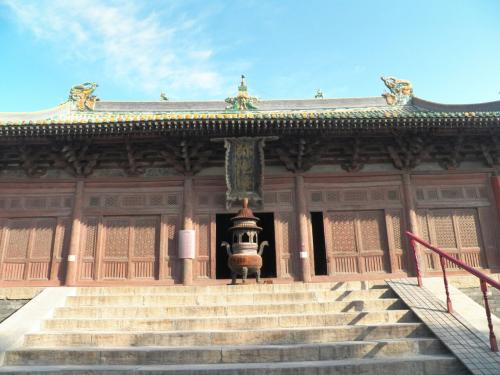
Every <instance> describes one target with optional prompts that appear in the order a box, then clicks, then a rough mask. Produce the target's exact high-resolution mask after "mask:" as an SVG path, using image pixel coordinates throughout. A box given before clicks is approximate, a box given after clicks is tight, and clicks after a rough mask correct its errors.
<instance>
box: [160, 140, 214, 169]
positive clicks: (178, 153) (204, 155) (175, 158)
mask: <svg viewBox="0 0 500 375" xmlns="http://www.w3.org/2000/svg"><path fill="white" fill-rule="evenodd" d="M212 153H213V149H212V148H210V147H207V145H206V143H203V142H190V141H188V140H182V141H181V142H180V143H179V144H177V145H173V144H168V143H167V144H165V146H164V147H163V149H162V150H161V151H160V155H161V156H162V157H163V159H164V160H165V161H166V163H167V164H168V165H170V166H171V167H172V168H174V169H175V171H176V172H177V173H180V174H182V175H194V174H196V173H198V172H199V171H200V170H201V169H202V168H203V167H204V166H205V165H206V163H207V162H208V159H209V158H210V156H211V155H212Z"/></svg>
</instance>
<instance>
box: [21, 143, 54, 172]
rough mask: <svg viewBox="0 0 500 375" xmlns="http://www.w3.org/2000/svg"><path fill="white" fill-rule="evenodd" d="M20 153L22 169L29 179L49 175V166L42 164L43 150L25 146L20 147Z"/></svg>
mask: <svg viewBox="0 0 500 375" xmlns="http://www.w3.org/2000/svg"><path fill="white" fill-rule="evenodd" d="M18 151H19V162H20V164H21V168H23V169H24V172H25V173H26V175H27V176H28V177H43V176H45V175H46V174H47V171H48V168H47V166H46V165H42V163H41V160H42V158H41V156H42V154H43V150H41V149H38V150H37V149H35V148H34V147H33V146H28V145H24V144H23V145H20V146H19V147H18Z"/></svg>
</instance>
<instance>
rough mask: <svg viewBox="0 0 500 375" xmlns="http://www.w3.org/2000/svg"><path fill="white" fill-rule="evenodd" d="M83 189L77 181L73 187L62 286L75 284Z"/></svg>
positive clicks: (79, 181) (82, 182)
mask: <svg viewBox="0 0 500 375" xmlns="http://www.w3.org/2000/svg"><path fill="white" fill-rule="evenodd" d="M83 189H84V181H83V180H77V181H76V187H75V201H74V205H73V218H72V219H73V220H72V225H71V241H70V245H69V252H68V259H67V263H66V264H67V267H66V279H65V282H64V285H66V286H73V285H75V284H76V281H77V280H76V278H77V272H78V264H79V263H80V261H81V260H80V259H79V250H80V233H81V227H82V207H83Z"/></svg>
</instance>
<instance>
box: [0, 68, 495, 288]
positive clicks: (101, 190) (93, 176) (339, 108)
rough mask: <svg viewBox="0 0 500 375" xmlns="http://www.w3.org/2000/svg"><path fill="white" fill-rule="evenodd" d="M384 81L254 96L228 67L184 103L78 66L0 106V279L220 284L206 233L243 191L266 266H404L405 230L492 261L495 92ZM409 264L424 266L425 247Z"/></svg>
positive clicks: (367, 275)
mask: <svg viewBox="0 0 500 375" xmlns="http://www.w3.org/2000/svg"><path fill="white" fill-rule="evenodd" d="M383 83H384V84H385V86H386V88H387V92H385V93H383V94H382V95H381V96H378V97H360V98H335V99H329V98H323V95H322V93H321V92H318V93H317V94H316V96H314V93H312V95H311V99H303V100H264V99H257V98H255V97H252V96H251V95H250V94H249V91H248V89H247V84H246V82H245V79H244V78H242V81H241V83H240V85H239V87H238V92H237V94H236V95H235V96H234V97H231V98H227V99H226V100H225V101H224V100H220V101H184V102H182V101H170V100H168V99H167V98H166V97H165V95H163V96H162V99H161V100H159V101H146V102H117V101H106V100H99V99H98V98H97V97H96V96H95V95H94V94H95V90H96V88H97V85H96V84H93V83H85V84H83V85H78V86H75V87H73V88H72V89H71V91H70V95H69V99H68V100H67V101H66V102H65V103H63V104H61V105H58V106H56V107H54V108H51V109H47V110H42V111H38V112H30V113H0V286H17V285H40V286H49V285H52V286H56V285H77V286H89V285H114V284H120V285H123V284H129V285H170V284H194V285H203V284H217V283H221V284H222V283H228V282H229V281H230V278H231V276H230V270H229V269H228V267H227V257H228V255H227V254H226V250H225V249H224V248H223V247H221V243H222V242H223V241H226V242H228V243H231V242H232V240H233V239H232V238H228V236H230V232H229V231H228V229H229V227H230V226H231V217H233V216H234V215H235V213H236V212H237V211H238V210H239V209H240V208H241V201H242V199H243V198H248V199H249V202H250V207H251V209H252V210H253V212H254V214H255V215H256V217H257V218H259V222H258V226H259V227H261V228H262V231H261V233H259V241H267V242H268V244H269V246H267V247H266V248H265V249H264V251H263V254H262V257H263V266H262V273H261V275H262V277H263V279H264V281H265V282H273V283H281V282H292V281H306V282H310V281H313V282H314V281H329V280H331V281H336V280H339V281H343V280H376V279H388V278H393V277H394V278H395V277H405V276H407V275H410V276H411V275H414V274H415V262H414V260H413V257H412V253H411V249H410V246H409V243H408V241H407V239H406V238H405V236H404V232H405V231H406V230H409V231H411V232H413V233H416V234H418V235H419V236H421V237H423V238H424V239H426V240H428V241H429V242H431V243H433V244H435V245H437V246H439V247H440V248H442V249H444V250H446V251H447V252H449V253H450V254H453V255H454V256H455V257H458V258H459V259H461V260H463V261H465V262H466V263H468V264H470V265H472V266H474V267H478V268H481V269H484V270H486V271H487V272H498V271H499V270H500V247H499V244H500V227H499V225H500V222H499V210H500V177H497V175H498V173H499V172H500V101H497V102H490V103H482V104H464V105H447V104H440V103H434V102H430V101H427V100H424V99H421V98H419V97H418V96H415V95H414V93H413V88H412V85H411V83H410V82H409V81H405V80H400V79H397V78H394V77H383ZM381 91H382V84H381ZM183 231H184V232H183ZM185 231H187V232H185ZM181 233H194V236H191V237H189V236H187V237H186V239H185V240H184V241H179V238H180V237H181V236H180V234H181ZM421 264H422V265H423V268H424V271H425V272H426V273H427V274H429V273H433V272H436V273H437V272H440V267H439V259H438V258H437V255H435V254H433V253H425V256H424V257H423V259H421ZM451 272H452V273H453V270H451ZM456 272H458V271H456Z"/></svg>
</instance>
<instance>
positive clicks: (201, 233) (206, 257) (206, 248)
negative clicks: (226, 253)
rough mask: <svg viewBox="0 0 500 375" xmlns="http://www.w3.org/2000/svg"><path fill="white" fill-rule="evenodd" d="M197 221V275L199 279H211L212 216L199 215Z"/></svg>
mask: <svg viewBox="0 0 500 375" xmlns="http://www.w3.org/2000/svg"><path fill="white" fill-rule="evenodd" d="M195 220H196V235H197V245H198V248H197V255H196V264H197V270H196V274H197V276H198V277H199V278H210V244H211V242H210V235H211V233H210V232H211V230H210V226H211V220H210V216H209V215H198V216H196V219H195Z"/></svg>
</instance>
